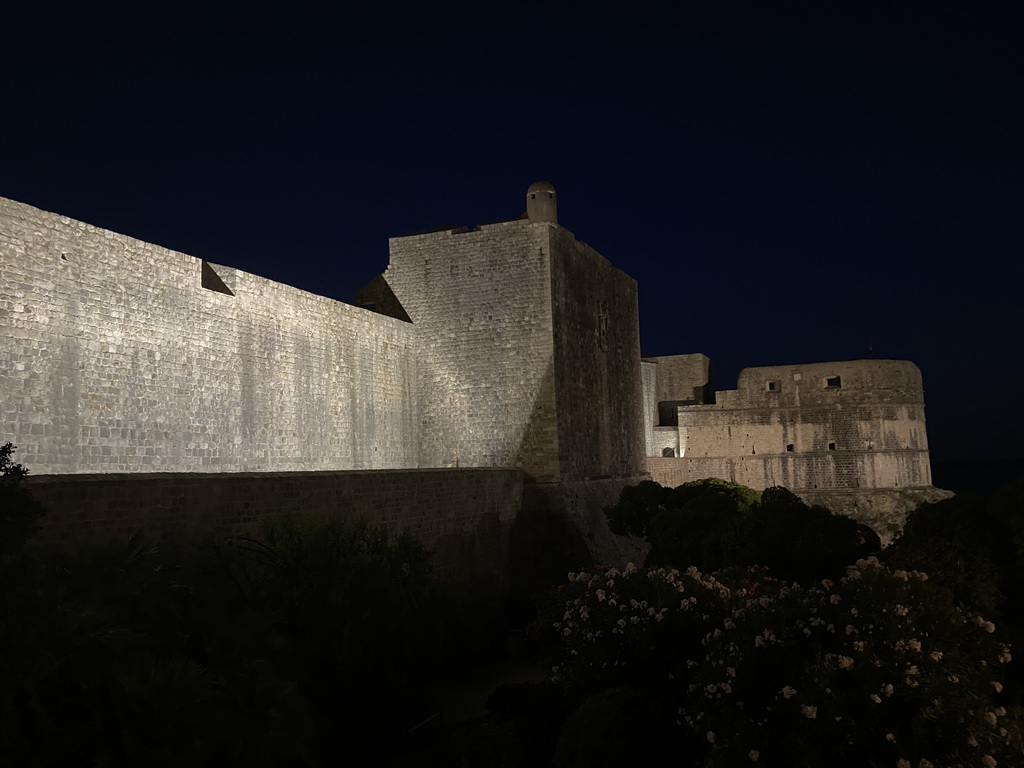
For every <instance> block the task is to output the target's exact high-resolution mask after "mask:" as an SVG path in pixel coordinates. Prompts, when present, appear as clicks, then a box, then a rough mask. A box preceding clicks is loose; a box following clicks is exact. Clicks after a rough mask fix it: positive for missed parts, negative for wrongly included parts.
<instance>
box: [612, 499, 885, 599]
mask: <svg viewBox="0 0 1024 768" xmlns="http://www.w3.org/2000/svg"><path fill="white" fill-rule="evenodd" d="M606 514H607V516H608V520H609V525H610V527H611V529H612V531H614V532H615V533H619V534H623V535H631V536H643V537H644V538H646V539H647V541H648V542H649V543H650V545H651V550H650V552H649V554H648V556H647V561H646V564H647V565H648V566H665V567H675V568H687V567H689V566H695V567H697V568H699V569H700V570H704V571H713V570H718V569H722V568H729V567H735V566H750V565H761V566H766V567H768V568H770V569H771V571H772V573H773V574H774V575H775V576H777V577H778V578H783V579H791V580H797V581H805V580H808V581H813V580H817V579H822V578H829V577H831V578H836V577H838V576H840V575H841V574H842V572H843V569H844V568H845V567H846V566H847V565H848V564H850V563H852V562H854V561H855V560H856V559H857V558H858V557H863V556H864V555H867V554H869V553H871V552H874V551H876V550H877V549H878V546H879V542H878V537H877V536H876V535H874V534H873V532H872V531H870V529H868V528H866V526H861V525H858V524H857V523H856V522H854V521H853V520H851V519H849V518H846V517H843V516H841V515H833V514H832V513H831V512H829V511H828V510H827V509H825V508H824V507H821V506H810V505H807V504H805V503H804V502H803V500H802V499H800V498H799V497H798V496H796V495H794V494H793V493H791V492H790V491H788V490H787V489H785V488H781V487H776V488H769V489H767V490H765V491H763V492H761V493H758V492H757V491H754V490H753V489H751V488H747V487H745V486H742V485H739V484H737V483H730V482H727V481H724V480H717V479H708V480H697V481H694V482H690V483H686V484H684V485H681V486H679V487H678V488H664V487H662V486H661V485H659V484H658V483H654V482H651V481H646V482H644V483H640V484H639V485H637V486H632V487H630V488H626V489H624V490H623V492H622V495H621V497H620V499H619V503H618V504H616V505H615V506H614V507H611V508H609V509H608V510H606Z"/></svg>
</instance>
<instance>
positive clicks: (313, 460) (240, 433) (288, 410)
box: [0, 199, 419, 474]
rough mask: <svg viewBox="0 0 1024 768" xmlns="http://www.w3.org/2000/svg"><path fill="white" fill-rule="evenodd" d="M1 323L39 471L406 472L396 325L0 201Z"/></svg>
mask: <svg viewBox="0 0 1024 768" xmlns="http://www.w3.org/2000/svg"><path fill="white" fill-rule="evenodd" d="M204 285H205V287H204ZM0 325H2V327H3V334H2V336H0V441H7V440H10V441H12V442H14V443H15V444H16V445H17V446H18V460H19V461H20V462H22V463H23V464H24V465H25V466H26V467H28V468H29V470H31V472H32V473H34V474H45V473H78V472H140V471H141V472H153V471H173V472H220V471H280V470H297V469H303V470H325V469H331V470H340V469H369V468H377V467H389V468H392V467H414V466H416V465H417V458H418V453H417V449H418V443H419V441H418V424H419V419H418V415H417V413H416V403H415V391H416V388H415V382H416V376H417V370H416V356H415V355H414V354H412V346H413V329H412V327H411V326H410V325H409V324H407V323H403V322H400V321H398V320H394V319H392V318H388V317H384V316H382V315H379V314H375V313H372V312H369V311H366V310H363V309H358V308H355V307H352V306H348V305H345V304H341V303H339V302H336V301H332V300H330V299H326V298H323V297H320V296H315V295H313V294H309V293H306V292H304V291H300V290H297V289H295V288H291V287H289V286H286V285H281V284H279V283H274V282H272V281H270V280H266V279H263V278H260V277H256V276H255V275H250V274H247V273H244V272H239V271H236V270H232V269H226V268H221V267H215V266H210V265H204V263H203V262H202V261H200V260H199V259H196V258H192V257H190V256H186V255H184V254H181V253H177V252H175V251H171V250H168V249H165V248H161V247H159V246H155V245H151V244H149V243H144V242H141V241H139V240H135V239H133V238H130V237H126V236H124V235H119V234H116V233H113V232H108V231H105V230H102V229H98V228H96V227H93V226H90V225H88V224H84V223H82V222H78V221H74V220H71V219H68V218H66V217H63V216H58V215H55V214H51V213H47V212H44V211H41V210H38V209H36V208H32V207H30V206H27V205H22V204H19V203H15V202H12V201H9V200H2V199H0Z"/></svg>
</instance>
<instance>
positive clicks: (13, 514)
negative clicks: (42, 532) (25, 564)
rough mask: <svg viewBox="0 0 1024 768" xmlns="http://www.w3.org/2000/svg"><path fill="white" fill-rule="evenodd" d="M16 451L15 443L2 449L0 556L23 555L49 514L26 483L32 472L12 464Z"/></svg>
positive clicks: (2, 446)
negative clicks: (41, 521) (44, 518)
mask: <svg viewBox="0 0 1024 768" xmlns="http://www.w3.org/2000/svg"><path fill="white" fill-rule="evenodd" d="M14 451H15V447H14V446H13V445H12V444H11V443H5V444H4V445H0V555H8V554H11V553H14V552H17V551H19V550H20V549H21V548H22V547H23V546H24V545H25V543H26V542H27V541H28V540H29V539H30V538H32V536H33V535H34V534H35V532H36V531H37V530H38V529H39V520H40V519H41V518H42V516H43V515H44V514H46V510H44V509H43V507H42V505H40V504H39V502H37V501H36V500H35V499H34V498H33V497H32V494H31V493H29V491H28V489H27V488H26V487H25V484H24V482H22V481H23V480H24V479H25V476H26V475H28V470H27V469H25V468H24V467H23V466H22V465H21V464H17V463H15V462H14V461H13V460H12V458H11V457H12V456H13V455H14Z"/></svg>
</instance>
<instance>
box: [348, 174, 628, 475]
mask: <svg viewBox="0 0 1024 768" xmlns="http://www.w3.org/2000/svg"><path fill="white" fill-rule="evenodd" d="M390 249H391V259H390V265H389V267H388V269H387V270H386V271H385V272H384V274H383V275H382V278H381V279H378V280H376V281H374V282H373V283H371V284H370V285H369V286H367V288H366V289H364V291H363V292H362V293H361V295H360V302H361V303H363V304H364V306H365V305H370V304H372V305H374V306H375V307H377V308H379V310H380V311H385V312H388V313H389V314H394V315H395V316H398V317H402V316H403V315H404V317H403V319H408V320H409V321H411V322H412V324H413V327H414V329H415V335H416V337H417V344H416V347H417V350H418V353H419V355H420V357H419V364H418V371H419V381H418V407H419V438H420V445H419V465H420V466H421V467H440V466H455V465H459V466H518V467H522V468H523V469H524V470H526V471H527V472H528V473H529V474H530V475H531V476H532V477H533V479H534V480H535V481H536V482H538V483H566V482H575V481H589V480H595V479H613V478H627V477H628V478H636V477H637V476H639V475H641V474H642V473H643V472H644V468H645V464H644V431H643V420H642V414H641V408H642V386H641V383H640V367H639V360H640V334H639V321H638V311H637V289H636V282H635V281H634V280H633V279H632V278H631V277H629V276H628V275H627V274H625V273H624V272H622V271H621V270H618V269H616V268H615V267H613V266H612V265H611V263H610V262H609V261H608V260H607V259H605V258H604V257H603V256H601V255H600V254H599V253H597V251H595V250H594V249H593V248H591V247H590V246H588V245H586V244H585V243H581V242H578V241H577V240H576V239H575V237H574V236H573V235H572V233H571V232H569V231H567V230H565V229H563V228H562V227H560V226H559V225H558V223H557V200H556V196H555V190H554V187H552V186H551V185H550V184H548V183H546V182H541V183H538V184H534V185H533V186H531V187H530V189H529V190H528V191H527V213H526V214H524V216H523V217H522V218H520V219H517V220H514V221H507V222H501V223H497V224H489V225H484V226H481V227H479V228H476V229H472V230H470V229H466V228H461V229H448V230H444V231H439V232H431V233H427V234H419V235H412V236H407V237H398V238H393V239H391V241H390Z"/></svg>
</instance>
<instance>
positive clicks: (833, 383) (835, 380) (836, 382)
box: [825, 376, 843, 388]
mask: <svg viewBox="0 0 1024 768" xmlns="http://www.w3.org/2000/svg"><path fill="white" fill-rule="evenodd" d="M825 386H826V387H830V388H831V387H835V388H839V387H841V386H843V382H842V378H841V377H839V376H829V377H828V378H827V379H825Z"/></svg>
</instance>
